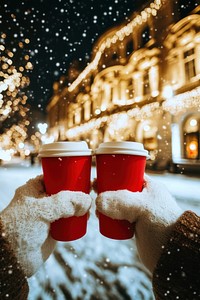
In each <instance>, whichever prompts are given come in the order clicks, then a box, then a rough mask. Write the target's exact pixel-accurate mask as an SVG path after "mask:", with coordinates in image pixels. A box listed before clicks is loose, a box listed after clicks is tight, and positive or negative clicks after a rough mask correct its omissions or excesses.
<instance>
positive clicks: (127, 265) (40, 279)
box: [0, 163, 200, 300]
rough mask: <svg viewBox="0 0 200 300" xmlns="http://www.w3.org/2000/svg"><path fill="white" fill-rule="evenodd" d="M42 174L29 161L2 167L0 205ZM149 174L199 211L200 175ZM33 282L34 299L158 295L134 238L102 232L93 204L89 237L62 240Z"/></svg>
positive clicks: (185, 205)
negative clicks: (119, 238)
mask: <svg viewBox="0 0 200 300" xmlns="http://www.w3.org/2000/svg"><path fill="white" fill-rule="evenodd" d="M41 173H42V171H41V167H40V166H33V167H32V166H29V164H28V163H24V164H21V165H16V166H14V165H12V166H11V165H3V166H1V167H0V178H1V180H0V209H1V210H2V209H3V208H4V207H6V205H7V204H8V203H9V201H10V200H11V198H12V196H13V195H14V191H15V189H16V188H17V187H18V186H20V185H22V184H23V183H25V182H26V181H27V180H28V179H29V178H32V177H35V176H36V175H38V174H41ZM94 176H95V168H93V170H92V177H94ZM149 176H152V177H153V178H155V179H156V180H159V181H161V182H163V183H164V184H165V185H166V186H167V188H168V189H169V190H170V192H171V193H172V194H173V195H174V196H175V197H176V199H177V201H178V203H179V205H180V206H181V207H182V208H183V209H184V210H186V209H191V210H193V211H195V212H196V213H197V214H200V177H194V176H186V175H181V174H169V173H163V174H153V173H149ZM92 195H93V197H94V198H95V194H94V193H93V194H92ZM29 286H30V294H29V300H36V299H38V300H39V299H44V300H50V299H59V300H64V299H76V300H77V299H81V300H89V299H101V300H107V299H116V300H118V299H131V300H133V299H134V300H142V299H144V300H150V299H154V298H153V294H152V292H151V278H150V275H149V273H148V272H147V271H146V270H145V268H144V267H143V265H142V264H141V263H140V261H139V258H138V255H137V251H136V247H135V241H134V239H131V240H126V241H121V242H119V241H115V240H110V239H107V238H105V237H103V236H101V235H100V233H99V231H98V222H97V218H96V216H95V207H94V205H93V207H92V211H91V216H90V219H89V222H88V231H87V234H86V235H85V237H83V238H82V239H80V240H77V241H74V242H70V243H58V244H57V247H56V250H55V251H54V254H53V255H51V257H50V258H49V259H48V261H47V262H46V264H45V266H44V267H41V269H40V270H39V271H38V273H37V274H36V275H35V276H33V277H32V278H31V279H30V280H29Z"/></svg>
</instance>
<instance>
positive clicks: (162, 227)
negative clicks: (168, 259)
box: [96, 176, 182, 272]
mask: <svg viewBox="0 0 200 300" xmlns="http://www.w3.org/2000/svg"><path fill="white" fill-rule="evenodd" d="M144 185H145V186H144V188H143V191H142V192H141V193H140V192H136V193H133V192H130V191H128V190H119V191H109V192H104V193H101V194H100V195H99V196H98V197H97V199H96V206H97V210H98V211H100V212H101V213H103V214H105V215H107V216H109V217H111V218H113V219H119V220H128V221H129V222H131V223H133V222H136V227H135V237H136V244H137V249H138V252H139V255H140V258H141V260H142V262H143V263H144V265H145V266H146V267H147V268H148V269H149V270H150V271H151V272H153V270H154V268H155V266H156V263H157V261H158V259H159V257H160V254H161V252H162V249H163V247H164V245H165V243H166V242H167V239H168V237H169V234H170V232H171V229H172V226H173V224H174V223H175V222H176V221H177V219H178V218H179V217H180V215H181V214H182V210H181V208H180V207H179V206H178V205H177V203H176V201H175V200H174V198H173V197H172V196H171V195H170V193H169V192H168V190H167V189H166V188H165V186H164V185H163V184H161V183H158V182H155V181H153V180H152V179H150V177H148V176H145V184H144Z"/></svg>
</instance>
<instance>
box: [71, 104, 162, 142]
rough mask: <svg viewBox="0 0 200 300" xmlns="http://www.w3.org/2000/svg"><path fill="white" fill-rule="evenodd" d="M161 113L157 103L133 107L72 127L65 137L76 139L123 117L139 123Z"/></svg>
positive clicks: (122, 124)
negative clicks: (133, 119)
mask: <svg viewBox="0 0 200 300" xmlns="http://www.w3.org/2000/svg"><path fill="white" fill-rule="evenodd" d="M161 111H162V109H161V107H160V104H159V103H158V102H154V103H150V104H147V105H144V106H143V107H142V108H139V107H135V108H133V109H130V110H128V111H126V112H121V113H115V114H113V115H111V116H103V117H99V118H98V119H95V120H90V121H89V122H87V123H85V124H83V125H79V126H76V127H73V128H71V129H69V130H68V131H67V133H66V137H67V138H68V139H72V138H75V137H78V136H80V135H82V134H84V135H85V134H87V133H90V132H91V130H95V129H99V128H100V127H102V126H103V125H105V124H109V123H114V122H116V121H117V120H118V119H119V118H121V117H123V116H127V115H128V117H129V118H135V119H136V120H137V121H139V120H144V119H147V118H150V117H152V116H153V115H155V113H158V114H159V113H161ZM121 126H122V127H121V128H123V127H124V123H121Z"/></svg>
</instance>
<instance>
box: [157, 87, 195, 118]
mask: <svg viewBox="0 0 200 300" xmlns="http://www.w3.org/2000/svg"><path fill="white" fill-rule="evenodd" d="M162 107H163V110H165V111H169V112H170V113H171V114H173V115H176V114H178V113H179V112H180V111H183V110H185V109H188V108H192V107H196V108H198V111H200V87H197V88H195V89H193V90H192V91H188V92H186V93H183V94H180V95H177V96H174V97H173V98H170V99H167V100H165V101H164V102H163V104H162Z"/></svg>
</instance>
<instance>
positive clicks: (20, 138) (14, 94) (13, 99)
mask: <svg viewBox="0 0 200 300" xmlns="http://www.w3.org/2000/svg"><path fill="white" fill-rule="evenodd" d="M5 39H6V34H4V33H2V34H1V43H2V44H0V50H1V56H0V60H1V61H2V65H1V69H0V77H1V80H0V122H1V123H3V122H7V124H8V125H9V123H10V122H11V120H12V119H11V116H12V115H13V114H15V113H16V112H17V116H18V119H17V122H16V124H13V125H12V123H11V124H10V127H9V128H8V129H6V130H5V132H4V133H3V134H1V135H0V148H1V149H2V151H4V150H5V151H7V150H10V149H19V152H20V151H21V150H24V149H21V148H20V147H18V145H21V144H20V143H24V141H25V139H26V137H27V126H28V125H29V121H28V120H27V118H26V116H27V111H28V108H27V107H26V102H27V99H28V97H27V96H26V95H25V94H24V92H23V91H22V89H23V88H24V87H26V86H28V85H29V78H28V77H27V76H25V75H24V72H25V71H29V70H31V69H32V68H33V66H32V64H31V62H29V55H25V56H24V66H23V65H21V66H19V67H16V66H14V54H13V52H14V51H13V52H12V51H10V50H7V49H6V47H5ZM29 42H30V41H29V39H26V40H25V43H26V44H28V43H29ZM18 46H19V48H24V43H22V42H19V43H18ZM20 51H22V50H21V49H20ZM11 152H12V153H11V154H12V155H13V154H15V153H16V151H14V152H13V151H11Z"/></svg>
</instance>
